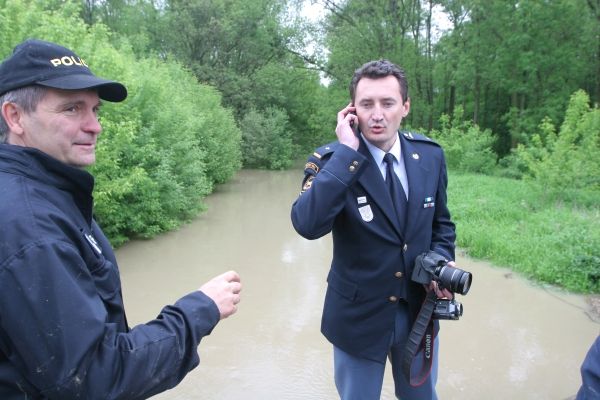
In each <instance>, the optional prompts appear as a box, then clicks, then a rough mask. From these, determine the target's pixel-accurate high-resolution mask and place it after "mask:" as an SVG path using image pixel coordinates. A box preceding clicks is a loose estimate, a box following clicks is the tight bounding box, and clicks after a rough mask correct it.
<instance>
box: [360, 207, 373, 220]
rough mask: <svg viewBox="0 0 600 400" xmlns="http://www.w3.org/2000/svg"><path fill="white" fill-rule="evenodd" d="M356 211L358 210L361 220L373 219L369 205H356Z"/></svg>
mask: <svg viewBox="0 0 600 400" xmlns="http://www.w3.org/2000/svg"><path fill="white" fill-rule="evenodd" d="M358 212H360V216H361V217H362V219H363V221H365V222H371V221H373V210H371V206H370V205H368V204H367V205H366V206H362V207H358Z"/></svg>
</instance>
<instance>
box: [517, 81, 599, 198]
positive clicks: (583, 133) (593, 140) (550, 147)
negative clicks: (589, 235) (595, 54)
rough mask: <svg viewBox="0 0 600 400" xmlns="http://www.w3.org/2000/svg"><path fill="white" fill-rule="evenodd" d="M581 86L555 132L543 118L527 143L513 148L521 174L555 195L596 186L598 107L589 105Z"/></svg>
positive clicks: (567, 193) (592, 188)
mask: <svg viewBox="0 0 600 400" xmlns="http://www.w3.org/2000/svg"><path fill="white" fill-rule="evenodd" d="M589 102H590V100H589V96H588V95H587V94H586V93H585V92H584V91H582V90H580V91H577V92H576V93H574V94H573V95H572V96H571V99H570V102H569V106H568V108H567V111H566V114H565V120H564V122H563V124H562V125H561V127H560V131H559V132H558V134H557V133H556V132H555V130H554V126H553V125H552V121H550V120H549V119H545V120H544V121H543V122H542V124H541V125H540V127H539V132H538V133H536V134H535V135H533V137H532V139H531V141H530V142H529V143H528V144H527V145H520V146H519V147H518V148H517V150H516V151H515V155H516V160H515V161H517V162H519V163H521V164H522V165H525V166H526V170H525V176H526V177H529V178H532V179H534V180H535V181H537V182H538V183H539V184H540V185H541V186H542V187H544V188H545V192H546V193H547V194H550V195H552V196H556V197H557V198H559V199H562V198H564V197H565V196H568V195H569V193H570V192H571V191H573V190H584V191H593V192H596V191H599V190H600V157H598V154H600V109H598V107H595V108H591V107H590V105H589Z"/></svg>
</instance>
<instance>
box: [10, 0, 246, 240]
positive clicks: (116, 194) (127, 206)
mask: <svg viewBox="0 0 600 400" xmlns="http://www.w3.org/2000/svg"><path fill="white" fill-rule="evenodd" d="M0 3H2V4H1V5H2V7H0V21H2V22H8V23H7V24H2V25H0V34H1V35H2V36H3V37H4V38H10V42H8V41H2V43H1V44H0V46H6V47H0V51H2V56H5V55H7V54H8V53H9V52H10V51H11V50H12V47H14V45H16V44H17V43H19V42H21V41H22V40H24V39H25V38H27V37H37V38H40V39H44V40H50V41H54V42H57V43H60V44H63V45H65V46H67V47H70V48H72V49H74V50H75V52H76V53H77V54H79V55H80V56H81V57H82V58H84V59H85V60H86V62H87V63H88V64H89V65H90V68H91V69H92V70H93V71H94V72H95V73H96V74H98V75H99V76H105V77H110V78H114V79H117V80H119V81H121V82H123V83H125V85H126V86H127V88H128V92H129V96H128V99H127V100H126V101H124V102H123V103H119V104H112V103H109V102H105V104H104V106H103V108H102V114H101V117H100V118H101V124H102V126H103V132H102V135H101V136H100V139H99V142H98V148H97V163H96V164H95V165H94V166H92V167H91V168H90V171H91V172H92V173H93V174H94V176H95V177H96V187H95V191H94V196H95V199H96V209H95V213H96V217H97V219H98V221H99V223H100V224H101V225H102V227H103V228H104V230H105V232H106V233H107V235H108V236H109V238H110V239H111V241H112V242H113V244H120V243H123V242H124V241H126V240H127V239H129V238H131V237H151V236H153V235H156V234H157V233H160V232H163V231H166V230H169V229H173V228H175V227H177V226H179V225H180V224H181V223H182V222H183V221H186V220H188V219H190V218H191V217H193V216H194V215H196V214H197V212H199V211H200V210H201V209H202V202H201V199H202V198H203V197H204V196H206V195H207V194H208V193H210V192H211V190H212V187H213V185H214V184H215V183H221V182H225V181H226V180H228V179H229V178H231V177H232V176H233V174H234V173H235V171H237V170H238V169H239V168H240V166H241V152H240V141H241V133H240V130H239V129H238V128H237V126H236V124H235V121H234V119H233V116H232V114H231V112H230V111H228V110H226V109H224V108H223V107H222V106H221V97H220V95H219V93H218V92H217V91H216V90H215V89H214V88H211V87H209V86H206V85H201V84H199V83H198V81H197V80H196V78H195V77H194V76H193V75H192V74H191V73H189V72H188V71H186V70H185V69H183V68H182V67H181V65H180V64H178V63H176V62H173V61H168V60H167V61H165V60H163V61H159V60H158V59H156V58H146V59H136V57H135V56H134V54H133V51H132V49H131V46H129V45H128V42H127V40H124V39H122V40H119V41H114V40H112V37H111V34H110V33H109V31H108V30H107V29H106V27H105V26H104V25H102V24H94V25H93V26H87V25H86V24H84V23H83V21H82V20H81V19H80V17H79V13H80V6H79V4H80V3H75V2H66V3H64V4H63V5H62V7H60V8H59V7H56V5H54V7H55V8H56V10H55V11H48V10H46V9H44V8H42V7H41V6H40V4H39V3H35V2H30V1H26V0H0ZM47 5H48V6H51V5H52V4H50V3H49V4H47ZM113 42H119V47H114V45H113V44H111V43H113Z"/></svg>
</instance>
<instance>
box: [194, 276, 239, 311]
mask: <svg viewBox="0 0 600 400" xmlns="http://www.w3.org/2000/svg"><path fill="white" fill-rule="evenodd" d="M241 290H242V284H241V283H240V276H239V275H238V273H237V272H235V271H228V272H225V273H224V274H222V275H219V276H216V277H214V278H212V279H211V280H210V281H208V282H206V283H205V284H204V285H202V287H200V291H201V292H203V293H204V294H205V295H207V296H208V297H210V298H211V299H212V300H213V301H214V302H215V304H216V305H217V307H218V308H219V312H220V313H221V319H224V318H227V317H229V316H230V315H231V314H233V313H235V312H236V311H237V304H238V303H239V302H240V291H241Z"/></svg>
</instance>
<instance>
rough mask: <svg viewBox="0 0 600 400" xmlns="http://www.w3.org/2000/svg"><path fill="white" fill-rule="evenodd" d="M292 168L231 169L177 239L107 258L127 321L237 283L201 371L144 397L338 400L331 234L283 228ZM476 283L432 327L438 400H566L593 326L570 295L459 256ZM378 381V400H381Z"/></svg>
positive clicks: (387, 391) (581, 302)
mask: <svg viewBox="0 0 600 400" xmlns="http://www.w3.org/2000/svg"><path fill="white" fill-rule="evenodd" d="M300 179H301V172H300V171H299V170H292V171H282V172H267V171H241V172H240V173H238V175H237V176H236V178H235V179H233V180H232V181H231V182H229V183H228V184H226V185H222V186H220V187H219V188H218V189H217V191H216V192H215V193H214V194H213V195H211V196H210V197H209V198H208V199H207V205H208V210H207V211H206V212H205V213H204V214H202V215H201V216H200V217H198V218H197V219H196V220H194V221H193V222H191V223H190V224H188V225H186V226H184V227H183V228H181V229H179V230H178V231H175V232H171V233H168V234H165V235H162V236H160V237H158V238H156V239H154V240H149V241H134V242H131V243H128V244H127V245H125V246H123V247H122V248H120V249H119V250H118V251H117V257H118V259H119V261H120V267H121V274H122V280H123V291H124V297H125V305H126V309H127V311H128V318H129V322H130V324H131V325H132V326H133V325H135V324H138V323H143V322H145V321H147V320H150V319H153V318H154V317H155V316H156V315H157V313H158V312H159V311H160V309H161V308H162V306H163V305H165V304H170V303H173V302H174V301H175V300H177V299H178V298H179V297H181V296H182V295H184V294H186V293H188V292H190V291H193V290H195V289H197V288H198V287H200V285H201V284H202V283H204V282H205V281H206V280H208V279H209V278H211V277H213V276H215V275H217V274H220V273H221V272H224V271H226V270H229V269H235V270H236V271H238V272H239V273H240V275H241V277H242V282H243V285H244V289H243V292H242V302H241V303H240V308H239V311H238V313H237V314H235V315H234V316H232V317H230V318H228V319H226V320H223V321H221V322H220V323H219V325H218V326H217V327H216V328H215V330H214V331H213V333H212V335H210V336H208V337H207V338H205V339H204V340H203V341H202V343H201V344H200V347H199V353H200V359H201V364H200V366H199V367H198V368H196V369H195V370H194V371H192V372H191V373H190V374H189V375H188V376H187V377H186V378H185V379H184V381H183V382H182V383H181V384H180V385H179V386H178V387H177V388H175V389H172V390H170V391H168V392H165V393H163V394H160V395H158V396H156V397H154V398H156V399H163V400H175V399H178V400H179V399H182V400H183V399H211V400H233V399H236V400H239V399H244V400H265V399H278V400H296V399H298V400H300V399H336V398H338V397H337V393H336V390H335V386H334V383H333V371H332V370H333V359H332V347H331V345H330V344H329V343H328V342H327V341H326V340H325V339H324V337H323V336H321V334H320V332H319V325H320V317H321V307H322V304H323V297H324V294H325V288H326V282H325V278H326V275H327V271H328V266H329V262H330V258H331V238H330V236H326V237H324V238H321V239H319V240H316V241H308V240H306V239H303V238H301V237H300V236H298V235H297V234H296V233H295V231H294V230H293V228H292V226H291V224H290V219H289V213H290V206H291V203H292V202H293V200H294V198H295V197H296V196H297V194H298V192H299V187H300V183H299V180H300ZM457 264H458V266H460V267H461V268H463V269H465V270H468V271H471V272H472V273H473V275H474V279H473V286H472V289H471V291H470V292H469V294H468V295H467V296H464V297H461V298H460V299H459V300H460V301H461V302H462V303H463V305H464V315H463V317H462V318H461V319H460V320H459V321H442V323H441V325H442V330H441V334H440V337H441V341H440V344H441V346H440V373H439V375H440V376H439V380H438V385H437V388H438V394H439V397H440V399H477V400H480V399H488V400H489V399H544V400H546V399H566V398H569V397H571V396H573V395H574V394H575V393H576V391H577V389H578V387H579V385H580V383H581V381H580V375H579V367H580V365H581V362H582V360H583V358H584V356H585V353H586V351H587V349H588V348H589V346H590V345H591V343H592V342H593V340H594V339H595V338H596V336H597V335H598V333H599V331H600V324H599V323H598V322H597V321H594V319H593V318H592V317H591V316H590V314H589V310H588V306H587V303H586V301H585V299H584V297H582V296H578V295H572V294H566V293H562V292H560V291H556V290H552V289H548V288H541V287H539V286H536V285H533V284H531V283H529V282H527V281H526V280H524V279H522V278H521V277H519V276H518V275H516V274H513V273H511V272H510V271H509V270H507V269H503V268H498V267H493V266H491V265H489V264H488V263H485V262H481V261H476V260H472V259H469V258H466V257H464V255H460V254H459V257H458V259H457ZM393 398H394V396H393V383H392V379H391V374H389V373H388V372H386V377H385V381H384V388H383V392H382V399H393Z"/></svg>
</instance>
